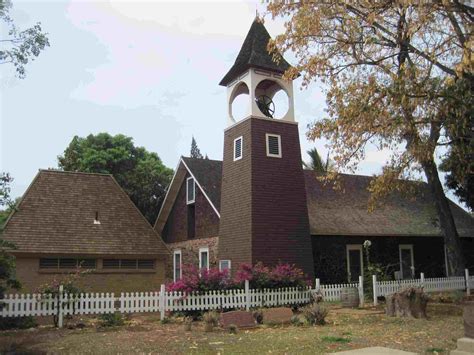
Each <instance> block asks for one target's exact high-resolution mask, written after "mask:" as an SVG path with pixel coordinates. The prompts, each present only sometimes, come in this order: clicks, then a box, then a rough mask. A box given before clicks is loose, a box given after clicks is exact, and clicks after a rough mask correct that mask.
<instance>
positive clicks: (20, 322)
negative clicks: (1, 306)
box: [0, 316, 38, 330]
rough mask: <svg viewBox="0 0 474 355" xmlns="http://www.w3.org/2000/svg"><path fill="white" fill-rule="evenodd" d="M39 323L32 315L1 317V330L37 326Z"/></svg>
mask: <svg viewBox="0 0 474 355" xmlns="http://www.w3.org/2000/svg"><path fill="white" fill-rule="evenodd" d="M37 326H38V323H37V322H36V320H35V319H34V318H33V317H32V316H28V317H4V318H0V330H9V329H29V328H36V327H37Z"/></svg>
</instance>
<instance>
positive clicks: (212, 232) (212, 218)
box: [162, 173, 219, 243]
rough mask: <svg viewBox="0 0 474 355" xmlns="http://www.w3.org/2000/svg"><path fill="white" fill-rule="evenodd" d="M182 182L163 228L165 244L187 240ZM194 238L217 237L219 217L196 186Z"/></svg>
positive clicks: (184, 183) (186, 214)
mask: <svg viewBox="0 0 474 355" xmlns="http://www.w3.org/2000/svg"><path fill="white" fill-rule="evenodd" d="M189 176H190V175H189V173H188V174H186V177H185V178H184V180H183V184H182V185H181V187H180V189H179V192H178V195H177V196H176V201H175V203H174V205H173V208H172V210H171V212H170V215H169V217H168V220H167V221H166V224H165V227H164V228H163V232H162V238H163V240H164V242H165V243H176V242H182V241H185V240H188V215H189V214H188V213H189V212H188V205H187V204H186V179H187V178H188V177H189ZM194 215H195V217H194V219H195V220H194V223H195V236H194V238H209V237H215V236H217V233H218V231H219V217H218V216H217V214H216V213H215V211H214V210H213V208H212V206H211V205H210V204H209V201H208V200H207V199H206V196H204V194H203V193H202V191H201V189H200V188H199V187H198V186H197V184H196V195H195V202H194Z"/></svg>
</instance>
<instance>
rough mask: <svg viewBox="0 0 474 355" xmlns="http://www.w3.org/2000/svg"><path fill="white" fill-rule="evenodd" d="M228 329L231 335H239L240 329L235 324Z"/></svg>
mask: <svg viewBox="0 0 474 355" xmlns="http://www.w3.org/2000/svg"><path fill="white" fill-rule="evenodd" d="M228 329H229V333H230V334H237V332H238V331H239V327H237V326H236V325H235V324H231V325H229V327H228Z"/></svg>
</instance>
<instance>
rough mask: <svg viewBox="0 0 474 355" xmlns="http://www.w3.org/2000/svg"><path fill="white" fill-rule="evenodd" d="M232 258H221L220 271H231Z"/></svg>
mask: <svg viewBox="0 0 474 355" xmlns="http://www.w3.org/2000/svg"><path fill="white" fill-rule="evenodd" d="M230 264H231V263H230V260H219V271H224V270H229V271H230Z"/></svg>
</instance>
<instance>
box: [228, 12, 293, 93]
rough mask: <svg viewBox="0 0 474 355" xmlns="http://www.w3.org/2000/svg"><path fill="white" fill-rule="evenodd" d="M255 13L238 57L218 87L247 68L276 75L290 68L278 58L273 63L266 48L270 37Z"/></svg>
mask: <svg viewBox="0 0 474 355" xmlns="http://www.w3.org/2000/svg"><path fill="white" fill-rule="evenodd" d="M255 12H256V16H255V20H254V21H253V23H252V26H251V27H250V30H249V32H248V34H247V37H245V40H244V43H243V45H242V48H241V49H240V52H239V55H238V56H237V59H236V60H235V63H234V65H233V66H232V68H230V70H229V71H228V72H227V74H226V75H225V76H224V78H223V79H222V80H221V82H220V83H219V85H222V86H227V84H229V83H230V82H231V81H232V80H234V79H235V78H236V77H237V76H239V75H240V74H242V73H243V72H244V71H246V70H247V69H249V68H257V69H262V70H270V71H272V72H277V73H284V72H285V71H286V70H287V69H288V68H290V64H288V62H287V61H286V60H285V59H284V58H283V57H280V58H279V60H278V61H277V62H275V61H274V60H273V55H272V54H270V53H268V50H267V46H268V42H269V41H270V38H271V37H270V35H269V34H268V31H267V30H266V28H265V26H264V25H263V23H262V20H261V19H260V17H259V16H258V11H257V10H256V11H255Z"/></svg>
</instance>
